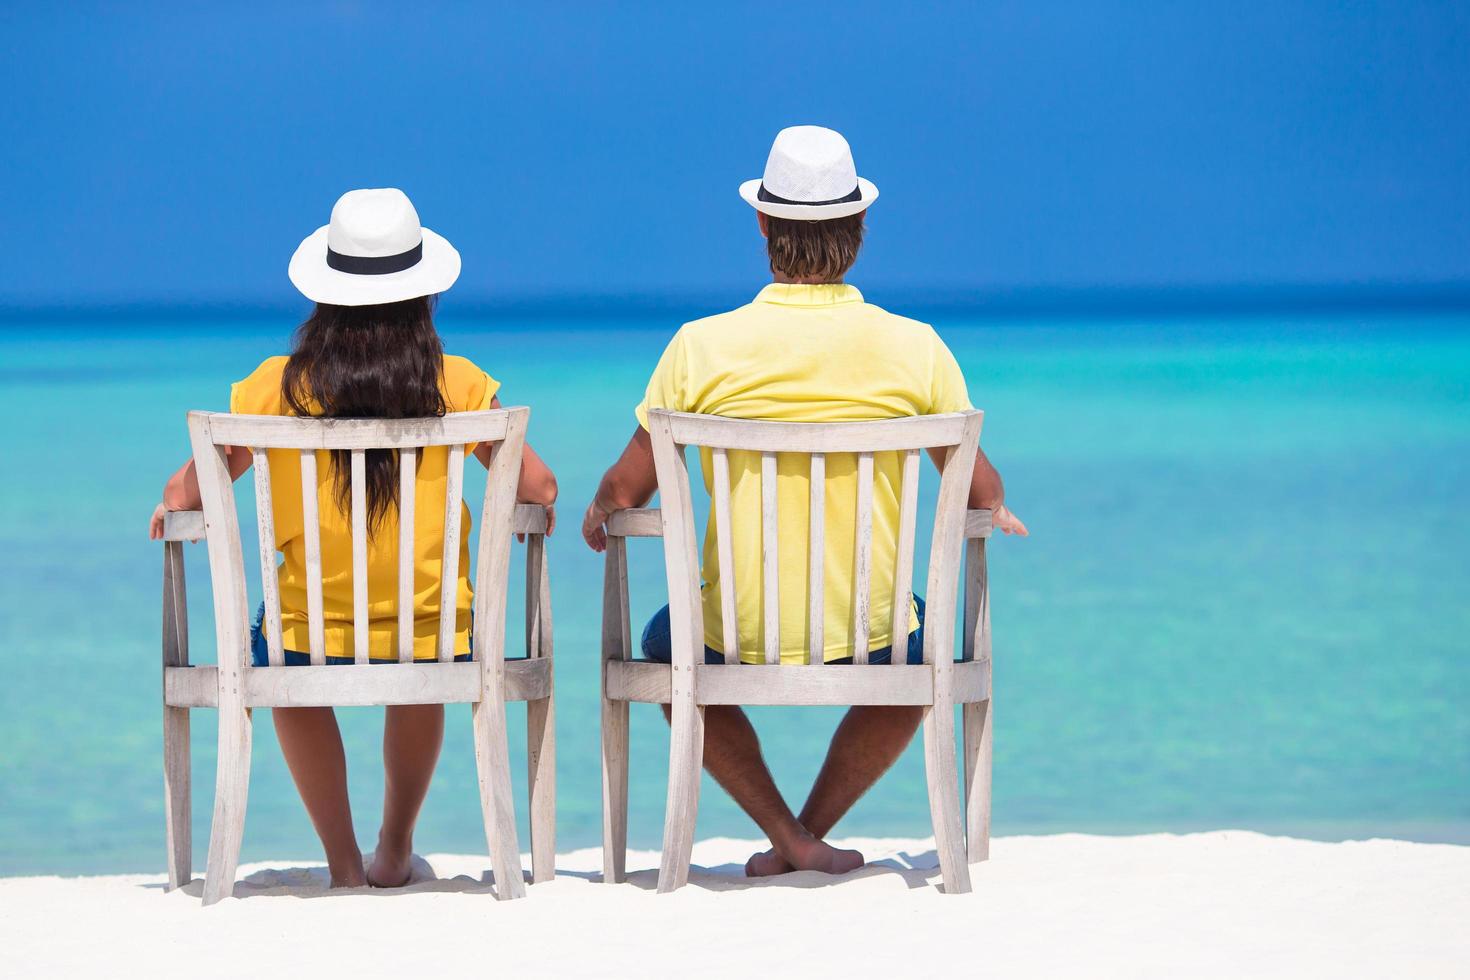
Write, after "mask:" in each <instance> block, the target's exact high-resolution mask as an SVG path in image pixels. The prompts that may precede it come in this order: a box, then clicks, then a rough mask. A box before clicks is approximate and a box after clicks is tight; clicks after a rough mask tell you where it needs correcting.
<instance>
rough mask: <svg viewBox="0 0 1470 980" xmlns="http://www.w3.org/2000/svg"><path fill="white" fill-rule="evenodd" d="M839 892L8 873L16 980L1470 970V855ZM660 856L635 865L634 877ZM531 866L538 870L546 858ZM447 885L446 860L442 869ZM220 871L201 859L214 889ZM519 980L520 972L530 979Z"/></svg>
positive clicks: (1199, 859)
mask: <svg viewBox="0 0 1470 980" xmlns="http://www.w3.org/2000/svg"><path fill="white" fill-rule="evenodd" d="M842 846H848V847H857V848H859V849H861V850H862V851H863V853H864V854H865V855H867V857H868V859H869V860H870V861H871V862H873V863H872V864H870V865H869V866H868V867H866V868H863V869H862V870H860V871H857V872H854V873H852V874H849V875H846V876H843V877H841V878H828V877H825V876H822V875H816V874H791V875H786V876H783V877H779V878H771V879H764V880H758V881H752V880H749V879H746V878H744V877H743V876H742V874H741V867H742V865H743V862H744V861H745V859H746V857H747V856H749V855H750V853H751V852H752V850H753V849H755V847H756V845H755V844H754V843H753V842H751V841H739V840H731V839H712V840H706V841H701V842H700V843H699V844H698V845H697V846H696V847H695V852H694V859H695V862H696V863H697V864H698V865H700V866H701V867H700V868H699V869H697V870H696V871H695V872H694V873H693V874H692V875H691V877H690V884H689V887H687V888H685V889H683V890H682V891H680V892H678V893H676V894H673V895H657V894H655V893H654V891H653V888H654V879H655V872H654V871H652V870H640V871H633V872H632V873H631V874H630V880H629V882H628V883H627V884H623V885H604V884H602V883H601V882H600V881H599V880H598V878H599V877H600V872H599V869H600V862H601V858H600V852H599V851H598V850H597V849H586V850H580V851H574V852H571V853H569V854H564V855H561V856H559V858H558V861H557V868H558V877H557V879H556V880H555V881H553V882H548V883H545V884H541V885H536V886H533V887H531V888H529V889H528V894H527V897H526V899H525V900H523V901H517V902H505V903H500V902H496V901H495V899H494V898H493V897H492V886H491V884H490V875H489V873H488V870H487V868H488V863H489V862H488V861H487V859H485V858H483V857H478V856H456V855H439V854H431V855H427V856H426V860H427V862H428V865H429V866H431V867H432V869H433V871H434V872H435V873H436V874H437V876H438V877H437V878H433V879H430V880H426V881H421V882H418V883H416V884H412V885H410V886H409V887H407V888H404V889H398V890H394V891H389V892H382V891H368V890H355V891H346V892H331V893H329V892H328V891H327V889H326V888H325V884H326V878H325V874H324V872H323V870H322V869H321V868H320V867H319V866H315V865H314V864H312V863H311V862H290V861H274V862H265V863H260V864H252V865H247V866H244V867H242V868H241V872H240V878H241V881H240V882H239V884H237V886H236V889H235V898H234V899H232V900H227V901H225V902H223V903H221V904H220V905H218V906H215V907H213V908H209V909H204V908H201V907H200V905H199V901H198V895H199V891H200V886H201V881H199V880H198V879H197V878H196V880H195V881H194V883H193V884H191V885H189V886H188V887H187V888H186V889H183V890H181V891H178V892H173V893H167V894H166V893H164V891H163V889H162V882H163V877H162V876H161V875H113V876H107V877H95V878H56V877H33V878H7V879H0V974H3V975H4V976H6V977H16V978H20V977H27V978H28V977H53V976H57V977H68V976H86V975H90V976H118V975H121V976H139V977H144V976H147V977H158V978H162V977H175V976H179V977H183V976H225V977H234V976H257V977H277V976H292V977H294V976H307V975H310V976H315V977H336V976H401V977H422V976H495V977H506V976H516V975H518V976H526V977H535V976H608V975H610V976H629V977H638V978H646V977H665V976H676V975H679V976H691V977H701V978H703V977H733V976H739V977H745V978H750V977H764V976H797V975H801V976H806V977H825V976H844V977H851V976H888V977H898V976H905V975H910V976H912V975H918V976H941V975H944V976H989V977H1031V976H1036V977H1058V976H1087V977H1112V976H1117V977H1178V976H1190V977H1201V976H1220V977H1239V976H1246V975H1249V976H1253V977H1260V976H1283V977H1305V976H1334V977H1342V976H1363V977H1384V976H1399V977H1440V976H1444V977H1449V976H1460V977H1464V976H1466V975H1467V974H1470V929H1467V928H1466V923H1467V922H1470V847H1457V846H1451V845H1441V844H1414V843H1407V842H1403V841H1392V840H1370V841H1354V842H1347V843H1336V844H1329V843H1318V842H1312V841H1303V840H1295V839H1291V838H1283V837H1268V836H1265V835H1261V834H1256V833H1248V832H1242V831H1216V832H1211V833H1201V834H1188V835H1173V834H1154V835H1147V836H1138V837H1098V836H1089V835H1081V834H1062V835H1056V836H1045V837H1008V838H999V839H997V840H995V841H994V842H993V844H992V848H991V860H990V861H988V862H986V863H983V864H980V865H976V866H975V867H974V869H973V870H974V885H975V890H974V893H973V894H970V895H963V896H948V895H945V894H944V893H943V891H942V887H941V886H940V884H939V873H938V871H937V869H936V868H935V867H934V863H935V858H934V852H933V844H932V841H917V840H915V841H903V840H862V839H853V840H848V841H844V842H842ZM656 861H657V855H656V854H654V853H652V852H647V851H642V852H631V853H630V854H629V861H628V867H629V868H630V869H652V868H654V867H655V866H656ZM527 867H529V860H528V861H527ZM421 870H422V871H423V872H424V873H427V869H421ZM200 873H201V872H200V871H199V870H197V869H196V875H198V874H200ZM508 971H515V972H508Z"/></svg>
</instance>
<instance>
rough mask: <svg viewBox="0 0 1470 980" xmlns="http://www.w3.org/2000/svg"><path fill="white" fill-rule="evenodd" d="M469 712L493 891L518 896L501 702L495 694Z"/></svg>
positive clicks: (521, 887)
mask: <svg viewBox="0 0 1470 980" xmlns="http://www.w3.org/2000/svg"><path fill="white" fill-rule="evenodd" d="M472 716H473V718H474V729H475V768H476V769H477V770H478V771H479V776H480V810H481V813H482V814H483V816H484V820H485V840H486V843H487V844H488V845H489V848H490V864H491V866H492V867H493V868H494V870H495V895H496V897H497V898H500V899H507V898H521V897H522V896H524V895H525V894H526V883H525V881H524V880H523V872H522V870H521V851H520V845H519V844H518V843H517V841H516V813H515V801H514V800H513V799H512V798H511V794H510V746H509V745H508V744H507V743H508V739H507V737H506V730H505V702H504V701H502V700H501V699H500V698H499V697H491V698H486V699H483V700H480V701H476V702H475V705H474V708H473V711H472Z"/></svg>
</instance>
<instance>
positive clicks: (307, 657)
mask: <svg viewBox="0 0 1470 980" xmlns="http://www.w3.org/2000/svg"><path fill="white" fill-rule="evenodd" d="M264 624H265V603H263V602H262V603H261V604H260V608H259V609H257V610H256V611H255V622H254V623H253V624H252V625H251V627H250V662H251V663H252V664H254V665H255V666H257V667H269V666H270V665H271V659H270V644H268V643H266V641H265V627H264ZM281 652H282V653H283V654H285V664H286V666H287V667H310V666H311V654H309V653H302V652H300V651H299V650H282V651H281ZM473 656H474V655H473V654H470V653H461V654H460V655H459V656H457V657H455V658H454V659H455V660H456V661H457V662H460V663H463V662H464V661H466V660H470V659H472V658H473ZM397 662H398V661H396V660H372V661H369V663H377V664H395V663H397ZM327 663H329V664H333V665H338V664H350V663H355V661H354V660H353V659H352V658H351V657H328V658H327Z"/></svg>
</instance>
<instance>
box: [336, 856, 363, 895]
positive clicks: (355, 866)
mask: <svg viewBox="0 0 1470 980" xmlns="http://www.w3.org/2000/svg"><path fill="white" fill-rule="evenodd" d="M327 873H328V874H330V875H331V876H332V887H333V888H361V887H362V886H363V885H366V884H367V883H368V880H367V875H366V874H365V873H364V872H363V867H362V855H361V854H359V855H358V856H357V860H356V861H347V862H344V863H343V864H342V866H341V867H335V866H333V865H332V863H331V862H328V863H327Z"/></svg>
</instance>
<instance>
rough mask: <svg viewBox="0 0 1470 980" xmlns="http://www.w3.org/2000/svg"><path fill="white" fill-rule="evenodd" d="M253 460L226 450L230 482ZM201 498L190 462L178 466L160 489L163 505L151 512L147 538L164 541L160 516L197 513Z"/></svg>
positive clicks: (231, 448)
mask: <svg viewBox="0 0 1470 980" xmlns="http://www.w3.org/2000/svg"><path fill="white" fill-rule="evenodd" d="M254 462H255V457H254V456H252V455H251V454H250V453H249V452H248V451H246V450H244V449H241V448H240V447H238V446H226V447H225V463H226V464H227V465H228V466H229V468H230V479H231V480H238V479H240V476H241V474H243V473H244V472H245V471H246V470H248V469H250V466H251V464H252V463H254ZM203 506H204V498H203V497H201V496H200V495H199V474H198V472H197V471H195V469H194V461H193V460H192V459H191V460H189V461H188V462H187V463H185V464H184V465H183V466H180V467H179V468H178V470H177V471H176V472H175V473H174V475H173V476H171V477H169V478H168V482H167V483H165V484H164V485H163V503H161V504H159V505H158V506H157V507H155V508H153V517H152V518H151V519H150V520H149V521H148V537H149V538H151V539H153V540H154V541H157V540H159V539H161V538H162V537H163V515H164V514H165V513H166V512H167V511H171V510H199V509H200V508H202V507H203Z"/></svg>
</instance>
